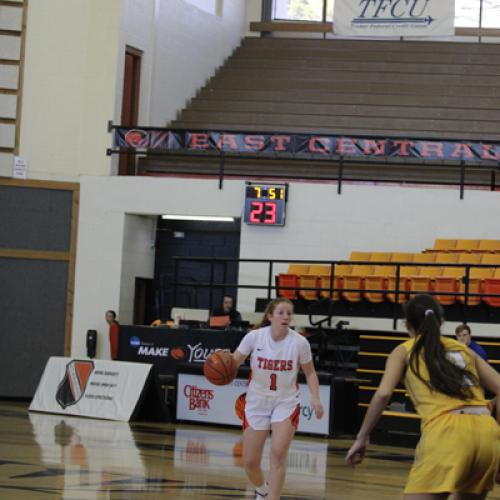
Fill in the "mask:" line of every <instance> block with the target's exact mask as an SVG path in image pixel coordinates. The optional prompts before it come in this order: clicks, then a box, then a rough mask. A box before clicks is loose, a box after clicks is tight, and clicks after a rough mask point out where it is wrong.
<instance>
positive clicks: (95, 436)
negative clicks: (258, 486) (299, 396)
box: [0, 402, 500, 500]
mask: <svg viewBox="0 0 500 500" xmlns="http://www.w3.org/2000/svg"><path fill="white" fill-rule="evenodd" d="M348 445H349V441H345V440H332V439H321V438H317V437H314V438H309V437H297V438H296V439H295V440H294V441H293V444H292V447H291V450H290V455H289V460H288V473H287V480H286V485H285V494H284V495H283V497H282V498H283V499H287V500H292V499H294V500H306V499H311V500H312V499H315V500H317V499H338V500H344V499H345V500H354V499H356V500H359V499H360V498H363V497H366V498H370V499H390V498H400V497H401V493H402V488H403V486H404V483H405V479H406V475H407V472H408V469H409V467H410V464H411V461H412V454H413V450H405V449H400V448H388V447H371V448H370V452H369V458H368V460H366V464H365V465H363V466H362V467H360V468H359V469H357V470H355V471H354V470H352V469H350V468H348V467H347V466H346V465H344V462H343V457H344V454H345V451H346V449H347V447H348ZM268 451H269V449H268V448H266V450H265V452H264V456H265V457H266V459H265V460H264V465H265V466H266V467H267V465H268V462H267V456H268ZM0 498H1V499H2V500H10V499H11V498H12V499H37V500H38V499H56V498H57V499H58V498H63V499H75V500H76V499H78V500H83V499H98V500H105V499H127V500H128V499H157V498H172V499H178V498H179V499H183V498H191V499H193V498H198V499H200V498H207V499H208V498H209V499H228V498H247V499H250V498H255V497H254V494H253V489H252V488H251V487H250V485H249V484H248V483H247V481H246V478H245V473H244V471H243V468H242V459H241V441H240V432H239V431H237V430H232V429H223V428H220V427H208V426H207V427H199V426H196V427H195V426H192V425H173V424H131V425H129V424H126V423H120V422H111V421H104V420H91V419H83V418H72V417H64V416H56V415H47V414H34V413H31V414H28V412H27V405H24V404H18V403H16V404H15V403H6V402H0ZM488 498H492V499H500V495H499V492H498V490H497V491H496V492H495V494H492V495H490V496H489V497H488Z"/></svg>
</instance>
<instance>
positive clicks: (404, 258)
mask: <svg viewBox="0 0 500 500" xmlns="http://www.w3.org/2000/svg"><path fill="white" fill-rule="evenodd" d="M391 262H413V254H412V253H407V252H394V253H392V255H391Z"/></svg>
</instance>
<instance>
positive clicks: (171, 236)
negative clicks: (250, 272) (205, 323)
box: [155, 218, 240, 320]
mask: <svg viewBox="0 0 500 500" xmlns="http://www.w3.org/2000/svg"><path fill="white" fill-rule="evenodd" d="M239 254H240V219H237V220H236V221H235V222H232V223H227V222H224V223H222V222H203V223H201V222H185V221H182V222H181V221H165V220H162V219H161V218H160V220H159V221H158V227H157V233H156V261H155V298H156V304H157V307H158V310H159V311H160V318H161V319H163V320H166V319H169V318H170V310H171V308H172V307H174V306H177V307H190V308H199V309H209V308H211V307H217V306H219V305H220V304H221V302H222V296H223V294H224V293H229V294H231V295H233V296H235V297H236V296H237V290H236V288H235V287H230V286H228V287H225V288H215V289H213V290H212V293H210V289H209V288H208V287H196V286H195V285H196V284H197V283H201V282H209V281H210V275H211V273H212V272H213V281H214V282H219V283H229V284H235V283H237V282H238V267H239V266H238V262H226V263H215V264H214V265H213V271H212V266H211V265H210V263H209V262H194V261H181V262H178V264H177V281H178V282H184V283H193V286H176V287H174V286H173V285H172V283H173V281H174V276H175V273H176V271H175V261H174V259H172V257H173V256H180V257H218V258H234V259H238V258H239ZM207 319H208V318H207Z"/></svg>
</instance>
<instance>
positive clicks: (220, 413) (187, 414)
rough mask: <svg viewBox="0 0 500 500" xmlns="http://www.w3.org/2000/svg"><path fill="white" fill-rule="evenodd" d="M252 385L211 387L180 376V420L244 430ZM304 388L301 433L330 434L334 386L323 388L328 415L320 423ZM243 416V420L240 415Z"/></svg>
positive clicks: (189, 376) (199, 378) (203, 381)
mask: <svg viewBox="0 0 500 500" xmlns="http://www.w3.org/2000/svg"><path fill="white" fill-rule="evenodd" d="M247 384H248V381H247V380H244V379H236V380H234V381H233V382H231V384H228V385H224V386H218V385H213V384H211V383H210V382H209V381H208V380H207V379H206V378H205V377H204V376H203V375H195V374H187V373H179V375H178V379H177V419H178V420H188V421H195V422H205V423H211V424H225V425H235V426H241V424H242V421H241V416H242V413H241V412H242V409H243V405H242V403H243V399H244V394H246V391H247ZM299 387H300V420H299V427H298V428H297V432H307V433H310V434H322V435H328V434H329V423H330V390H331V388H330V385H320V388H319V391H320V399H321V403H322V404H323V407H324V409H325V414H324V416H323V418H322V419H321V420H318V419H317V418H316V416H315V414H314V410H313V408H312V407H311V405H310V400H311V393H310V392H309V388H308V386H307V384H299ZM238 414H240V416H239V415H238Z"/></svg>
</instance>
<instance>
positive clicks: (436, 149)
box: [420, 142, 444, 158]
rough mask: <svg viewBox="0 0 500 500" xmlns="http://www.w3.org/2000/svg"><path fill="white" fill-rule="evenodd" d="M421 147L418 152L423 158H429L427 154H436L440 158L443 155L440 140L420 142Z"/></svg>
mask: <svg viewBox="0 0 500 500" xmlns="http://www.w3.org/2000/svg"><path fill="white" fill-rule="evenodd" d="M421 144H422V149H421V151H420V154H421V155H422V156H423V157H424V158H429V156H437V157H439V158H442V157H443V156H444V150H443V143H442V142H422V143H421Z"/></svg>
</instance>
